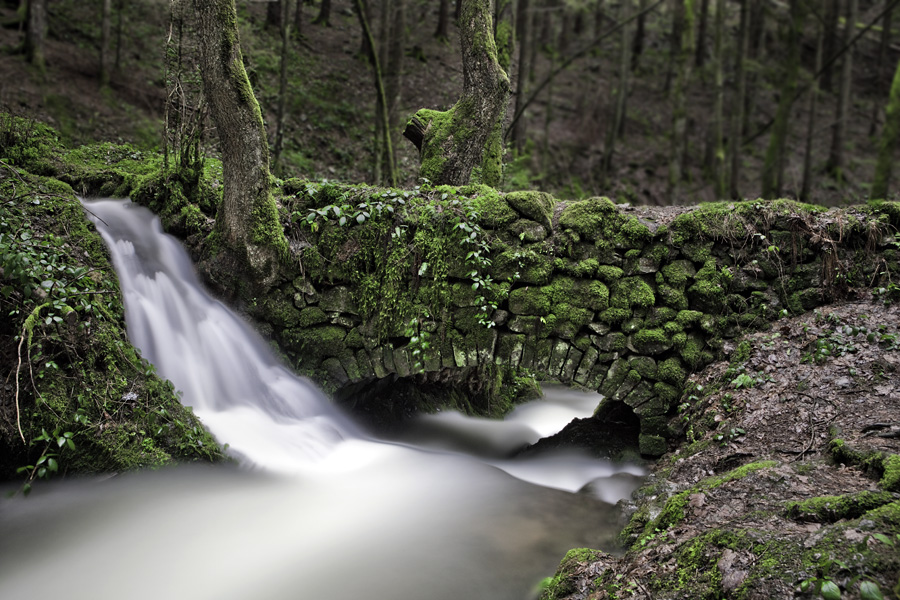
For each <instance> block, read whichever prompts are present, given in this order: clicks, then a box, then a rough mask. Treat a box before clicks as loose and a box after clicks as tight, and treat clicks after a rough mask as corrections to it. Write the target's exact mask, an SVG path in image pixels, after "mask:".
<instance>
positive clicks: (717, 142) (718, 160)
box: [709, 0, 727, 200]
mask: <svg viewBox="0 0 900 600" xmlns="http://www.w3.org/2000/svg"><path fill="white" fill-rule="evenodd" d="M715 10H716V20H715V23H714V25H713V26H714V27H715V32H714V35H713V58H714V60H715V61H716V97H715V100H714V102H713V136H712V147H713V150H714V152H713V157H712V164H710V165H709V166H710V170H711V172H712V177H713V189H714V190H715V195H716V200H722V199H724V198H725V194H726V187H727V186H726V174H725V133H724V131H725V115H724V112H725V109H724V105H725V43H724V38H725V0H716V7H715Z"/></svg>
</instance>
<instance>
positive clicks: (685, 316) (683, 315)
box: [675, 310, 703, 329]
mask: <svg viewBox="0 0 900 600" xmlns="http://www.w3.org/2000/svg"><path fill="white" fill-rule="evenodd" d="M702 318H703V313H702V312H700V311H697V310H681V311H678V315H677V316H676V317H675V321H676V322H677V323H678V324H679V325H681V326H682V327H683V328H685V329H689V328H691V327H692V326H694V325H696V324H697V323H699V322H700V319H702Z"/></svg>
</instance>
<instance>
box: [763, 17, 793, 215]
mask: <svg viewBox="0 0 900 600" xmlns="http://www.w3.org/2000/svg"><path fill="white" fill-rule="evenodd" d="M799 2H800V0H791V2H790V14H791V16H790V19H791V23H790V26H789V28H788V44H787V46H788V48H787V57H786V58H787V64H786V65H785V72H784V74H783V76H782V77H783V79H782V83H781V97H780V100H779V102H778V110H777V111H776V114H775V124H774V125H773V127H772V136H771V137H770V138H769V147H768V149H767V150H766V157H765V161H764V163H763V173H762V196H763V198H776V197H779V196H780V195H781V189H782V185H783V183H784V167H785V162H786V161H787V159H786V157H785V144H786V142H787V138H788V135H789V132H790V120H791V105H792V104H793V103H794V94H795V93H796V91H797V72H798V70H799V67H800V35H801V30H802V27H803V23H802V20H803V15H802V13H801V10H800V3H799Z"/></svg>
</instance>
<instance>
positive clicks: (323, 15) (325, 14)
mask: <svg viewBox="0 0 900 600" xmlns="http://www.w3.org/2000/svg"><path fill="white" fill-rule="evenodd" d="M313 25H324V26H325V27H331V0H322V8H320V9H319V16H317V17H316V18H315V19H313Z"/></svg>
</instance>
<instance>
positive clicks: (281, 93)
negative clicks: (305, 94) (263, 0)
mask: <svg viewBox="0 0 900 600" xmlns="http://www.w3.org/2000/svg"><path fill="white" fill-rule="evenodd" d="M301 1H302V0H298V4H299V2H301ZM278 4H279V8H280V9H281V14H280V15H279V17H278V22H279V26H280V27H281V59H280V61H279V62H280V64H279V77H278V112H277V115H276V117H275V148H274V151H273V152H274V154H275V156H274V158H273V159H272V170H273V171H275V172H276V173H280V172H281V152H282V150H284V118H285V113H286V112H287V64H288V49H289V48H290V46H289V44H288V41H289V40H290V35H291V20H290V2H289V1H288V0H279V2H278ZM270 6H271V5H270Z"/></svg>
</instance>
